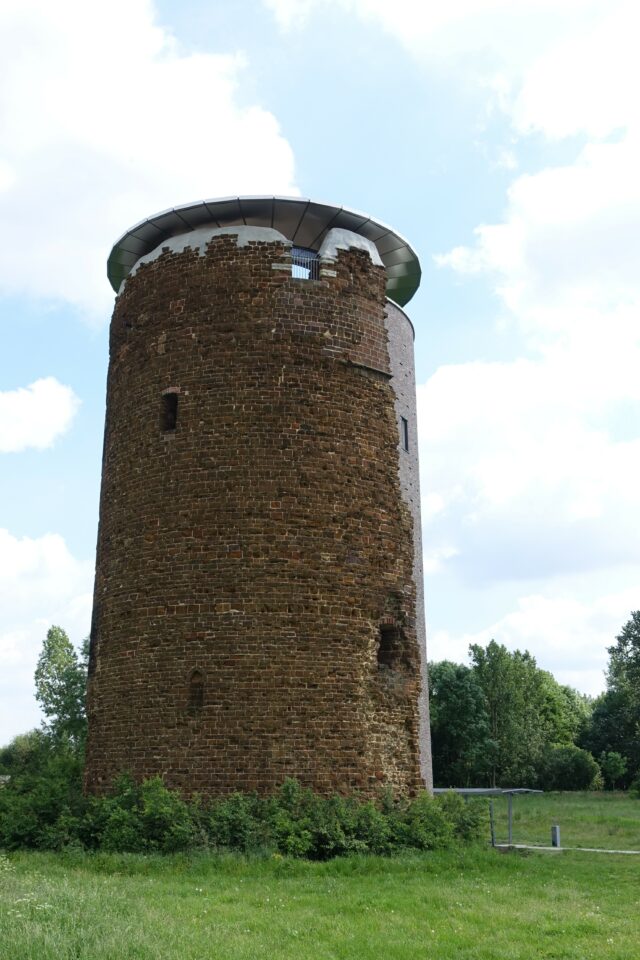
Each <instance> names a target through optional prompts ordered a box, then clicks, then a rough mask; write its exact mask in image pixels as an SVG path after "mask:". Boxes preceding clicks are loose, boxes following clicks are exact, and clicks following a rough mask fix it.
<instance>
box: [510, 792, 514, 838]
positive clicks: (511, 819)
mask: <svg viewBox="0 0 640 960" xmlns="http://www.w3.org/2000/svg"><path fill="white" fill-rule="evenodd" d="M512 843H513V794H512V793H510V794H509V846H511V844H512Z"/></svg>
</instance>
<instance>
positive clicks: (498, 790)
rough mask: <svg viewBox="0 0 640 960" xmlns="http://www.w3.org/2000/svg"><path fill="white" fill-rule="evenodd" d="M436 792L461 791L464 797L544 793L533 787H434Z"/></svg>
mask: <svg viewBox="0 0 640 960" xmlns="http://www.w3.org/2000/svg"><path fill="white" fill-rule="evenodd" d="M433 792H434V793H459V794H460V795H461V796H463V797H501V796H503V795H506V794H510V795H513V794H514V793H544V790H532V789H531V787H434V790H433Z"/></svg>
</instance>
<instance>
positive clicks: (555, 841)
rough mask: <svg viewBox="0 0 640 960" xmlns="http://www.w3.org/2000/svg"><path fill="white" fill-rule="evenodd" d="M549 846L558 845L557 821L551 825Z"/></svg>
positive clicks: (558, 830)
mask: <svg viewBox="0 0 640 960" xmlns="http://www.w3.org/2000/svg"><path fill="white" fill-rule="evenodd" d="M551 846H552V847H559V846H560V825H559V824H557V823H554V824H553V826H552V827H551Z"/></svg>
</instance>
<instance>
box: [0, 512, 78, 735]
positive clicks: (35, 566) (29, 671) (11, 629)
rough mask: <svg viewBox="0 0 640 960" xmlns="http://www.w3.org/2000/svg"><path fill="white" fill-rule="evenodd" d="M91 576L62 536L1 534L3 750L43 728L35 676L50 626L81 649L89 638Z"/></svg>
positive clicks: (0, 718) (0, 712) (0, 723)
mask: <svg viewBox="0 0 640 960" xmlns="http://www.w3.org/2000/svg"><path fill="white" fill-rule="evenodd" d="M92 580H93V570H92V568H91V565H90V564H83V563H80V562H78V561H77V560H76V559H75V558H74V557H73V555H72V554H71V553H70V551H69V548H68V547H67V545H66V543H65V541H64V540H63V538H62V537H61V536H60V535H59V534H54V533H48V534H45V535H44V536H42V537H39V538H36V539H31V538H29V537H23V538H21V539H20V538H17V537H14V536H13V535H12V534H11V533H10V532H9V531H8V530H3V529H0V611H1V613H0V744H4V743H6V742H8V741H9V740H10V739H11V738H12V737H13V736H15V735H16V734H17V733H22V732H24V731H25V730H28V729H30V728H31V727H33V726H36V725H38V723H39V712H38V707H37V704H36V701H35V699H34V695H33V673H34V670H35V666H36V661H37V658H38V654H39V652H40V649H41V647H42V641H43V640H44V637H45V635H46V632H47V630H48V628H49V627H50V626H51V624H53V623H55V624H59V625H60V626H61V627H63V628H64V629H65V630H66V631H67V633H68V634H69V636H70V637H71V639H72V641H73V642H74V643H76V644H79V643H80V641H81V640H82V639H83V637H85V636H86V635H87V633H88V632H89V626H90V617H91V588H92Z"/></svg>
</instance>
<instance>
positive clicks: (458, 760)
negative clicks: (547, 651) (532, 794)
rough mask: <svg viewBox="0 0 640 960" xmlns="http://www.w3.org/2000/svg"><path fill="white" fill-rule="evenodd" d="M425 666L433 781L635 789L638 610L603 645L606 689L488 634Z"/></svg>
mask: <svg viewBox="0 0 640 960" xmlns="http://www.w3.org/2000/svg"><path fill="white" fill-rule="evenodd" d="M469 652H470V665H469V666H464V665H462V664H457V663H451V662H449V661H447V660H443V661H441V662H439V663H432V664H431V665H430V675H429V690H430V698H431V737H432V748H433V767H434V782H435V784H436V786H442V787H448V786H455V787H465V786H474V787H481V786H487V787H491V786H503V787H504V786H513V787H518V786H523V787H538V788H541V789H545V790H584V789H598V788H602V787H605V788H609V789H613V788H622V789H625V788H627V787H630V786H632V785H633V786H634V789H638V788H640V611H636V612H635V613H632V614H631V619H630V620H629V621H628V623H627V624H625V626H624V627H623V629H622V632H621V633H620V635H619V636H618V637H617V638H616V642H615V644H614V645H613V646H611V647H609V648H608V653H609V666H608V671H607V689H606V691H605V693H603V694H601V695H600V696H599V697H597V698H595V699H593V698H591V697H588V696H585V695H584V694H581V693H579V692H578V691H577V690H574V689H572V688H571V687H568V686H563V685H561V684H559V683H558V682H557V681H556V680H555V679H554V677H553V676H552V675H551V674H550V673H548V672H547V671H546V670H541V669H540V668H539V667H538V666H537V664H536V661H535V659H534V658H533V657H532V656H531V655H530V654H529V653H528V652H526V651H525V652H524V653H521V652H520V651H518V650H516V651H514V652H510V651H508V650H507V649H506V647H504V646H502V645H500V644H498V643H496V642H495V640H492V641H491V642H490V643H489V644H488V645H487V646H486V647H481V646H478V645H472V646H471V647H470V649H469Z"/></svg>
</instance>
